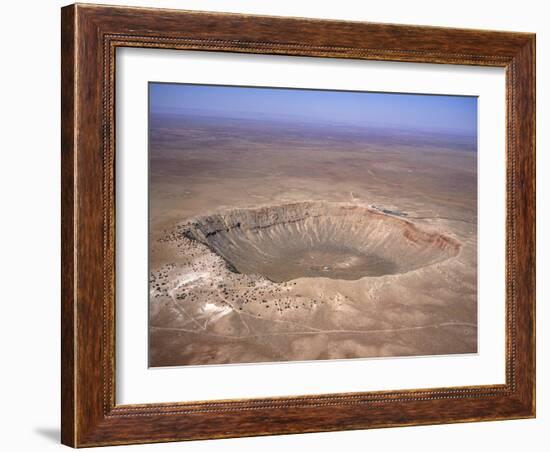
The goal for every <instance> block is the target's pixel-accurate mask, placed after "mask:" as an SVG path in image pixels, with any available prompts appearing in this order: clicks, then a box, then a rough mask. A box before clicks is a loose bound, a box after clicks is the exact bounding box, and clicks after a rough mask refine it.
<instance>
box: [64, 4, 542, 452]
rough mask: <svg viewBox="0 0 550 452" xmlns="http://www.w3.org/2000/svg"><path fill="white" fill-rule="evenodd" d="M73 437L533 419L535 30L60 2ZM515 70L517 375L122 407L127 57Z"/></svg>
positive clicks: (510, 244)
mask: <svg viewBox="0 0 550 452" xmlns="http://www.w3.org/2000/svg"><path fill="white" fill-rule="evenodd" d="M61 34H62V150H61V154H62V312H61V314H62V346H61V353H62V355H61V356H62V360H61V363H62V364H61V385H62V422H61V426H62V430H61V437H62V442H63V443H64V444H66V445H70V446H73V447H85V446H100V445H113V444H131V443H149V442H162V441H180V440H195V439H209V438H227V437H239V436H254V435H274V434H285V433H301V432H320V431H334V430H348V429H364V428H376V427H391V426H405V425H424V424H442V423H451V422H469V421H486V420H502V419H520V418H531V417H534V416H535V35H534V34H528V33H509V32H496V31H481V30H462V29H449V28H436V27H419V26H408V25H387V24H374V23H358V22H339V21H328V20H313V19H298V18H280V17H263V16H246V15H237V14H218V13H203V12H189V11H176V10H162V9H146V8H126V7H109V6H94V5H79V4H76V5H70V6H67V7H64V8H63V9H62V27H61ZM118 47H147V48H164V49H185V50H202V51H217V52H237V53H258V54H275V55H300V56H314V57H329V58H352V59H366V60H384V61H395V62H420V63H440V64H461V65H475V66H496V67H503V68H505V69H506V108H507V120H506V136H507V142H506V196H507V198H506V212H507V213H506V383H505V384H502V385H490V386H472V387H451V388H435V389H430V388H426V389H414V390H401V391H384V392H363V393H345V394H327V395H317V396H299V397H277V398H265V399H244V400H220V401H214V402H211V401H210V402H199V403H197V402H193V403H191V402H179V401H174V402H173V403H162V404H148V405H117V404H116V403H115V366H116V362H115V315H116V312H115V249H114V243H115V202H114V197H115V177H116V176H115V174H114V159H115V134H114V130H115V124H114V118H115V116H114V115H115V113H114V112H115V106H114V99H115V97H114V86H115V64H116V58H115V50H116V49H117V48H118Z"/></svg>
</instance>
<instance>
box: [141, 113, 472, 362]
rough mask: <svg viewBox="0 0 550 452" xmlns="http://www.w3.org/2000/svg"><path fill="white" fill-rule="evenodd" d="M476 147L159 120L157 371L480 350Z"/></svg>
mask: <svg viewBox="0 0 550 452" xmlns="http://www.w3.org/2000/svg"><path fill="white" fill-rule="evenodd" d="M476 166H477V157H476V140H475V137H471V136H463V135H461V134H454V133H451V132H448V133H442V132H437V133H431V132H430V131H422V132H419V131H417V130H415V131H407V130H403V129H398V128H391V127H382V128H381V127H368V126H365V127H353V126H343V125H341V124H323V123H321V124H320V123H319V122H315V121H311V122H308V121H306V120H298V119H296V118H292V117H290V118H276V119H273V118H262V117H261V116H260V117H250V116H248V117H241V118H239V117H236V118H235V117H232V118H227V117H220V116H209V115H206V114H201V113H200V112H196V113H192V112H191V113H190V112H186V113H181V114H180V113H177V114H175V113H171V114H161V113H158V114H151V116H150V128H149V169H150V176H149V177H150V180H149V206H150V207H149V244H150V246H149V268H150V281H149V346H150V349H149V365H150V366H151V367H157V366H180V365H208V364H237V363H260V362H276V361H307V360H328V359H364V358H371V357H403V356H420V355H448V354H463V353H476V352H477V169H476Z"/></svg>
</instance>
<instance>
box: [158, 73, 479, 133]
mask: <svg viewBox="0 0 550 452" xmlns="http://www.w3.org/2000/svg"><path fill="white" fill-rule="evenodd" d="M149 102H150V109H151V112H153V113H162V112H165V113H176V112H182V113H185V112H189V113H193V112H195V113H200V114H207V115H209V116H221V117H236V118H239V117H245V118H248V117H249V118H266V119H284V118H288V119H296V120H304V121H313V122H319V123H333V124H347V125H351V126H377V127H393V128H401V129H406V130H415V129H416V130H426V131H432V132H448V131H450V132H459V133H464V134H468V135H470V136H474V135H475V134H476V131H477V98H476V97H463V96H436V95H418V94H385V93H368V92H350V91H325V90H302V89H284V88H283V89H281V88H249V87H233V86H232V87H228V86H211V85H186V84H171V83H170V84H168V83H150V84H149Z"/></svg>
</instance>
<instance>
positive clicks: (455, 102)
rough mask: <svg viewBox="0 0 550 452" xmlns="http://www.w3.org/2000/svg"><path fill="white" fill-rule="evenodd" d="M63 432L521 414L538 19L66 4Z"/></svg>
mask: <svg viewBox="0 0 550 452" xmlns="http://www.w3.org/2000/svg"><path fill="white" fill-rule="evenodd" d="M61 28H62V29H61V32H62V150H61V154H62V369H61V370H62V372H61V374H62V381H61V384H62V425H61V432H62V442H63V443H64V444H67V445H70V446H73V447H85V446H102V445H114V444H132V443H148V442H162V441H180V440H195V439H211V438H227V437H238V436H254V435H272V434H273V435H274V434H284V433H301V432H320V431H334V430H348V429H365V428H377V427H391V426H404V425H423V424H441V423H451V422H469V421H485V420H504V419H521V418H530V417H534V416H535V36H534V35H533V34H529V33H512V32H501V31H499V32H497V31H481V30H465V29H448V28H436V27H420V26H408V25H387V24H374V23H360V22H339V21H327V20H312V19H299V18H280V17H265V16H246V15H238V14H219V13H206V12H189V11H177V10H162V9H147V8H126V7H110V6H96V5H79V4H76V5H71V6H67V7H65V8H63V9H62V26H61Z"/></svg>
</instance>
